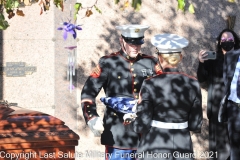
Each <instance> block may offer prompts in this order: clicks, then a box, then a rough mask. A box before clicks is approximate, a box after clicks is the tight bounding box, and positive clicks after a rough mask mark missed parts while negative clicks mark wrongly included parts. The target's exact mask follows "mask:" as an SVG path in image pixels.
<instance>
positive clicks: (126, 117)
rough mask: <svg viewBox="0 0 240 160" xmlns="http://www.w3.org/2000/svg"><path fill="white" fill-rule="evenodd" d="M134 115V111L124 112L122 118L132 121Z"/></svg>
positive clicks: (134, 117)
mask: <svg viewBox="0 0 240 160" xmlns="http://www.w3.org/2000/svg"><path fill="white" fill-rule="evenodd" d="M136 117H137V115H136V113H126V114H124V116H123V120H124V121H127V120H129V121H134V120H135V119H136Z"/></svg>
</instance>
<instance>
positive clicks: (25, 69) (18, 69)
mask: <svg viewBox="0 0 240 160" xmlns="http://www.w3.org/2000/svg"><path fill="white" fill-rule="evenodd" d="M36 71H37V67H35V66H26V62H6V67H1V72H4V73H5V74H6V76H7V77H25V76H26V75H30V74H32V73H33V72H36Z"/></svg>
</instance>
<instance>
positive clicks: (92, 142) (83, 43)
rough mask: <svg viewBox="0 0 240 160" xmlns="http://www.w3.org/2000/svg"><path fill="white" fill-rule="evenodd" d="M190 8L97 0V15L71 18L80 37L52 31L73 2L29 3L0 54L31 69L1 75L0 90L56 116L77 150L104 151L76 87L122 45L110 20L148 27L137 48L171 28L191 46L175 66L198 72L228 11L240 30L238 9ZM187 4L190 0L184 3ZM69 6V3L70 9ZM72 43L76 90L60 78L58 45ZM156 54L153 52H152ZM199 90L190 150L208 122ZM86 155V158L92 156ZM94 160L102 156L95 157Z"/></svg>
mask: <svg viewBox="0 0 240 160" xmlns="http://www.w3.org/2000/svg"><path fill="white" fill-rule="evenodd" d="M79 2H82V3H83V6H84V7H87V6H91V5H92V4H94V2H95V0H88V1H84V0H79ZM189 2H192V3H193V5H194V7H195V11H196V13H195V14H190V13H188V12H185V13H183V12H182V11H178V10H177V1H176V0H148V1H143V3H142V8H141V10H140V11H139V12H134V11H133V10H132V9H131V8H130V7H129V8H127V9H125V10H124V11H122V10H120V9H119V8H120V7H119V6H118V5H115V4H114V1H113V0H111V1H107V0H98V3H97V6H98V7H99V9H101V11H102V14H99V13H97V12H96V11H95V10H94V8H93V15H91V16H90V17H88V18H83V17H84V16H85V11H86V10H82V11H80V12H79V15H78V21H77V24H83V26H82V28H83V30H82V31H77V34H78V38H77V39H75V40H74V39H72V37H69V38H68V40H67V41H64V40H63V38H62V32H61V31H58V30H57V27H59V26H60V25H61V24H60V23H62V22H63V21H67V20H68V18H69V16H70V7H69V6H73V4H74V3H75V1H72V0H67V1H65V2H64V3H65V11H64V12H61V11H60V10H58V9H57V8H56V7H55V6H54V4H51V7H50V10H49V11H48V12H46V13H43V14H42V15H39V12H40V7H39V6H38V5H37V4H33V5H32V6H30V7H25V8H21V9H22V10H23V11H24V13H25V17H17V16H16V17H14V18H12V19H11V20H10V27H9V28H8V29H7V30H6V31H3V32H2V33H1V36H2V40H1V48H0V49H2V54H1V57H0V60H2V64H3V65H4V66H6V62H26V64H27V65H31V66H36V67H37V71H36V72H33V73H32V75H26V76H25V77H7V76H6V75H2V77H1V79H0V80H1V84H2V85H1V86H2V87H1V90H0V94H1V95H0V96H1V98H2V99H6V100H8V101H9V102H15V103H18V105H19V106H20V107H25V108H28V109H33V110H38V111H42V112H46V113H48V114H51V115H53V116H56V117H57V118H60V119H61V120H63V121H65V122H66V124H67V125H68V126H69V127H70V128H71V129H73V130H74V131H75V132H77V133H78V134H79V135H80V140H79V145H78V146H77V147H76V151H77V152H83V153H84V154H85V153H86V152H87V151H96V152H104V147H103V146H102V145H101V144H100V139H99V138H96V137H93V135H92V133H91V131H90V130H89V129H88V127H86V126H85V122H84V119H83V116H82V110H81V104H80V94H81V89H82V87H83V85H84V82H85V81H86V79H87V77H88V75H89V74H90V72H91V70H92V69H93V68H94V67H95V66H96V64H97V63H98V59H99V58H100V57H101V56H104V55H107V54H110V53H112V52H115V51H118V50H119V48H120V45H119V42H118V37H119V35H120V33H119V32H118V31H116V29H115V26H116V25H121V24H136V23H138V24H146V25H149V26H150V28H149V29H148V30H147V31H146V34H145V42H146V43H145V44H144V45H143V48H142V52H143V53H146V54H151V55H154V52H155V49H154V47H153V46H152V45H151V43H150V38H151V37H152V36H154V35H155V34H159V33H175V34H179V35H181V36H184V37H185V38H187V39H188V40H189V42H190V43H189V46H188V47H187V48H185V49H184V52H183V54H184V58H183V61H182V63H181V64H180V66H179V67H180V69H181V70H182V71H184V72H186V73H188V74H190V75H193V76H196V69H197V67H198V59H197V55H198V52H199V51H200V50H201V49H209V50H214V49H215V43H216V37H217V35H218V34H219V32H220V31H221V30H222V29H224V28H226V26H227V23H226V19H227V16H228V15H235V16H236V24H235V27H234V30H235V31H236V32H237V33H238V34H239V35H240V24H239V23H240V21H239V16H240V13H239V12H237V11H238V10H239V7H240V6H239V4H238V3H229V2H227V0H221V1H219V0H218V1H217V0H199V1H197V2H195V1H189ZM186 5H188V3H187V4H186ZM72 8H73V7H72ZM69 45H77V69H76V72H77V75H76V76H75V77H74V85H75V89H74V90H73V92H72V93H70V92H69V88H68V85H69V81H68V80H67V77H66V72H67V56H68V52H67V50H66V49H64V47H66V46H69ZM154 56H156V55H154ZM202 93H203V111H204V124H203V130H202V133H201V134H194V135H192V138H193V141H194V149H195V151H198V152H200V151H207V150H208V141H207V139H208V130H207V127H208V120H207V118H206V97H207V92H206V91H205V90H202ZM101 96H104V93H103V91H101V92H100V94H99V96H98V97H97V103H98V106H99V108H98V112H99V114H100V115H102V114H103V111H104V106H103V105H102V104H101V103H100V101H99V98H100V97H101ZM84 159H86V160H88V159H89V160H90V159H93V158H91V157H85V158H84ZM94 159H96V160H98V159H99V160H102V159H103V158H99V157H95V158H94Z"/></svg>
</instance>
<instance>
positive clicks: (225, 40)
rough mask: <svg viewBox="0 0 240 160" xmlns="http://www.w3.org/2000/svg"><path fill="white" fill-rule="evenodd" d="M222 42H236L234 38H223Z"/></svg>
mask: <svg viewBox="0 0 240 160" xmlns="http://www.w3.org/2000/svg"><path fill="white" fill-rule="evenodd" d="M221 42H234V39H233V38H221Z"/></svg>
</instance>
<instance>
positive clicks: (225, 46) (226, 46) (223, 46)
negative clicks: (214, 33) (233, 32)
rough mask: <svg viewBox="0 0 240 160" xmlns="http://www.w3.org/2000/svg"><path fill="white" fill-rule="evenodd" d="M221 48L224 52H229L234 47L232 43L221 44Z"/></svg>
mask: <svg viewBox="0 0 240 160" xmlns="http://www.w3.org/2000/svg"><path fill="white" fill-rule="evenodd" d="M221 47H222V49H224V50H225V51H230V50H231V49H232V48H233V47H234V42H221Z"/></svg>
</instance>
